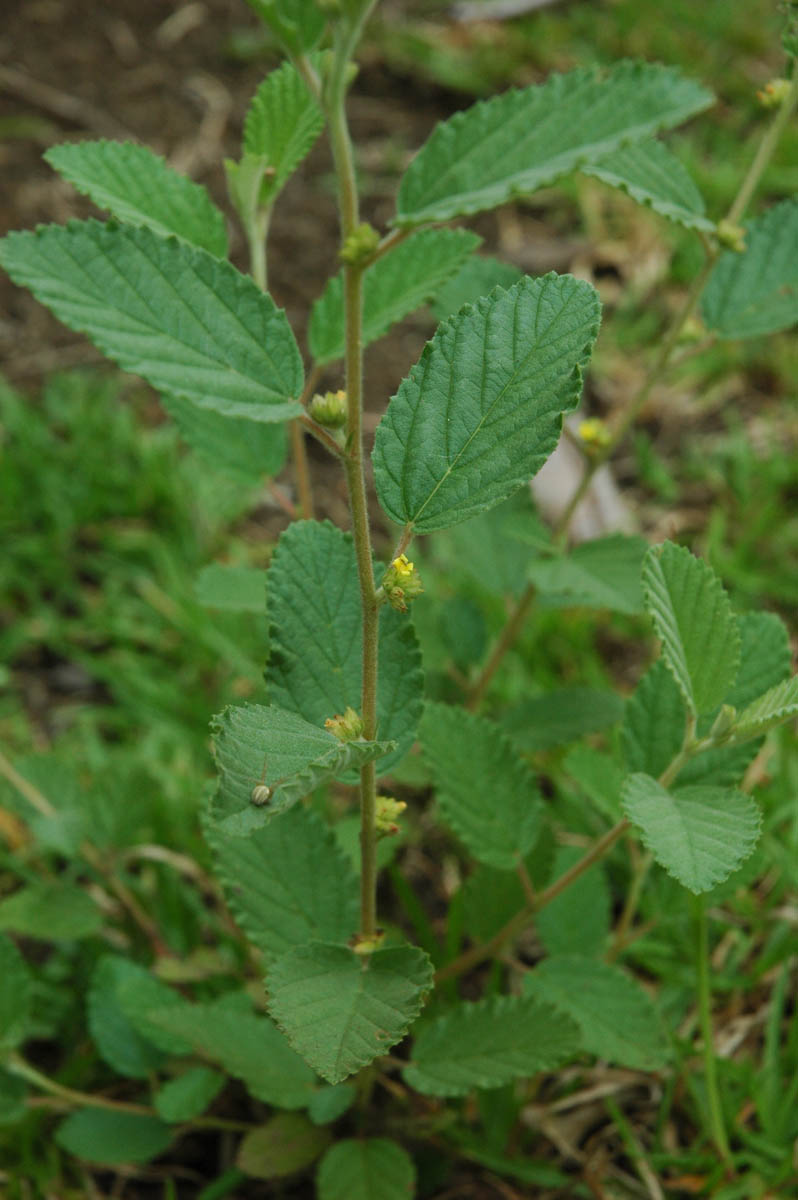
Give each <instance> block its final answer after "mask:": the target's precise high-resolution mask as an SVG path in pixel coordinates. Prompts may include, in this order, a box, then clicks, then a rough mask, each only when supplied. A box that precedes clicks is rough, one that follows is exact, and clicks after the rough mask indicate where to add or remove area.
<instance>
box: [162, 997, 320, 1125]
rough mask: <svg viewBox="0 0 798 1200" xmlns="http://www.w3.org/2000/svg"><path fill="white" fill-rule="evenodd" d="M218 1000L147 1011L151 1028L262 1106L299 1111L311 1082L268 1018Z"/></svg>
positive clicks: (247, 1007)
mask: <svg viewBox="0 0 798 1200" xmlns="http://www.w3.org/2000/svg"><path fill="white" fill-rule="evenodd" d="M229 1000H230V998H229V997H226V996H225V997H222V999H221V1000H217V1001H215V1002H212V1003H210V1004H192V1005H185V1006H184V1007H183V1008H181V1009H180V1010H179V1011H177V1010H175V1009H171V1008H168V1009H152V1010H150V1012H149V1014H148V1016H149V1019H150V1021H151V1022H152V1024H154V1025H157V1026H158V1027H159V1028H160V1029H161V1030H163V1031H164V1032H165V1033H167V1034H171V1035H178V1036H180V1037H181V1038H184V1039H185V1040H186V1041H187V1042H189V1043H190V1045H191V1046H192V1047H193V1049H194V1051H195V1052H196V1053H197V1054H200V1055H202V1056H203V1057H204V1058H210V1059H211V1060H212V1061H214V1062H217V1063H218V1064H219V1066H221V1067H222V1068H223V1069H224V1070H225V1071H227V1073H228V1074H229V1075H232V1076H233V1077H234V1078H235V1079H240V1080H241V1081H242V1082H243V1083H245V1084H246V1086H247V1088H248V1089H249V1091H250V1092H251V1094H252V1095H253V1096H254V1097H255V1098H256V1099H257V1100H262V1101H263V1103H264V1104H273V1105H275V1107H278V1108H291V1109H293V1108H304V1107H305V1105H306V1104H307V1103H308V1102H309V1100H310V1098H311V1096H312V1095H313V1089H314V1086H315V1078H314V1075H313V1072H312V1071H311V1069H310V1067H308V1066H307V1065H306V1064H305V1063H304V1062H303V1061H302V1059H301V1058H300V1057H299V1055H298V1054H295V1053H294V1051H293V1050H292V1049H291V1047H290V1046H289V1045H288V1043H287V1042H286V1040H285V1038H284V1037H283V1035H282V1034H281V1033H280V1031H279V1029H278V1028H277V1026H276V1025H274V1024H273V1023H272V1022H271V1021H270V1020H268V1018H267V1017H258V1016H255V1014H254V1013H253V1012H252V1011H251V1008H250V1005H249V1003H248V1002H247V1003H246V1004H245V1005H242V1004H238V1003H236V1004H232V1003H230V1002H229Z"/></svg>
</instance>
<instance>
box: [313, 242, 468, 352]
mask: <svg viewBox="0 0 798 1200" xmlns="http://www.w3.org/2000/svg"><path fill="white" fill-rule="evenodd" d="M479 243H480V239H479V238H478V237H477V235H476V234H475V233H470V232H469V231H468V230H467V229H426V230H424V232H423V233H416V234H414V235H413V236H412V237H410V238H408V239H407V241H405V242H400V244H399V245H398V246H395V247H394V248H393V250H390V251H389V252H388V253H387V254H384V255H383V256H382V257H381V258H378V259H377V261H376V262H375V263H373V264H372V266H370V267H369V268H368V270H367V271H366V272H365V274H364V276H363V345H364V346H368V345H370V343H371V342H375V341H376V340H377V339H378V338H381V337H382V335H383V334H384V333H386V332H387V331H388V330H389V329H390V327H391V325H393V324H394V322H396V321H401V319H402V317H406V316H407V315H408V313H411V312H413V311H414V310H415V309H417V308H420V307H421V305H422V304H424V303H425V301H427V300H429V299H430V298H431V297H433V296H435V295H436V294H437V292H438V291H439V289H440V288H441V287H442V286H443V284H445V283H446V281H447V280H448V279H449V278H450V277H451V276H452V275H453V274H454V273H455V272H456V271H458V270H459V268H460V267H462V265H463V263H464V262H465V261H466V260H467V259H468V258H469V257H470V256H471V254H472V253H473V252H474V250H475V249H476V247H477V246H478V245H479ZM308 340H309V344H310V352H311V354H312V355H313V357H314V359H315V360H316V362H317V363H318V364H319V365H320V366H321V365H323V364H324V363H329V362H332V361H333V360H334V359H336V358H342V357H343V354H344V282H343V275H335V276H334V277H333V278H332V279H330V281H329V283H328V284H327V287H326V288H325V289H324V292H323V293H322V295H321V296H320V297H319V299H318V300H317V301H316V302H315V304H314V305H313V311H312V313H311V318H310V329H309V331H308Z"/></svg>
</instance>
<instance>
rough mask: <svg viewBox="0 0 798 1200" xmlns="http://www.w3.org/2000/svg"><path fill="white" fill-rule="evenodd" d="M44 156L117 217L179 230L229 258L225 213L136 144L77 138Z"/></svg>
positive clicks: (160, 230) (157, 229) (158, 229)
mask: <svg viewBox="0 0 798 1200" xmlns="http://www.w3.org/2000/svg"><path fill="white" fill-rule="evenodd" d="M44 157H45V158H46V159H47V161H48V162H49V164H50V166H51V167H53V168H54V169H55V170H56V171H58V172H59V174H61V175H63V176H64V178H65V179H68V180H69V182H70V183H71V184H72V185H73V186H74V187H76V188H77V190H78V191H79V192H82V193H83V195H84V196H88V197H89V198H90V199H91V200H92V201H93V202H94V203H95V204H96V205H97V207H98V208H104V209H106V210H107V211H108V212H109V213H111V215H112V216H114V217H116V218H117V219H118V220H119V221H124V222H128V223H130V224H132V225H146V226H147V228H148V229H152V230H153V232H154V233H157V234H159V235H160V236H161V237H169V236H170V234H175V235H176V236H177V237H180V238H183V239H184V240H185V241H187V242H191V243H192V244H193V245H195V246H200V247H201V248H202V249H203V250H207V251H208V253H209V254H213V255H214V256H215V257H216V258H226V257H227V231H226V229H225V223H224V217H223V215H222V213H221V212H220V211H219V209H218V208H217V207H216V205H215V204H214V203H213V201H212V200H211V198H210V196H209V195H208V193H207V191H206V190H205V188H204V187H203V186H202V184H200V183H194V181H193V180H191V179H188V178H187V177H186V176H185V175H181V174H180V172H179V171H175V170H174V169H173V168H172V167H170V166H169V165H168V164H167V163H166V161H165V160H164V159H163V158H161V157H160V155H158V154H154V153H153V152H152V150H150V149H148V148H147V147H146V146H137V145H135V144H134V143H133V142H109V141H99V142H74V143H71V144H67V143H63V144H62V145H60V146H52V147H51V148H50V149H49V150H47V151H46V152H45V155H44Z"/></svg>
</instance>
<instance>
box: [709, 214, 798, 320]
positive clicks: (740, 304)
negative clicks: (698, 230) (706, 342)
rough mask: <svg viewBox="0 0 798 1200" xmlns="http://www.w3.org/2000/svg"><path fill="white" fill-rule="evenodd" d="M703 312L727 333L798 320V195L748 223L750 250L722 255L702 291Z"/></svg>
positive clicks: (746, 240) (747, 235)
mask: <svg viewBox="0 0 798 1200" xmlns="http://www.w3.org/2000/svg"><path fill="white" fill-rule="evenodd" d="M701 315H702V316H703V318H704V321H705V322H706V324H707V326H708V327H709V328H710V329H712V330H714V332H715V333H717V334H718V335H719V337H722V338H745V337H759V336H760V335H762V334H765V333H777V332H778V331H779V330H780V329H789V328H790V326H791V325H794V324H795V323H796V322H797V321H798V198H797V197H795V196H793V197H791V198H790V199H789V200H784V201H783V202H782V203H781V204H777V205H775V207H773V208H771V209H769V210H768V211H767V212H766V213H764V215H763V216H761V217H757V218H756V219H755V220H754V221H751V222H750V224H748V225H747V226H746V229H745V251H744V252H743V253H742V254H738V253H736V252H735V251H734V250H727V251H726V252H725V253H724V254H722V255H721V256H720V258H719V259H718V262H717V264H716V265H715V268H714V270H713V272H712V274H711V275H710V277H709V282H708V283H707V286H706V288H705V289H704V293H703V296H702V297H701Z"/></svg>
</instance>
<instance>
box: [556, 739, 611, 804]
mask: <svg viewBox="0 0 798 1200" xmlns="http://www.w3.org/2000/svg"><path fill="white" fill-rule="evenodd" d="M561 765H562V769H563V771H564V772H565V774H566V775H568V776H569V777H570V778H571V779H573V780H574V782H575V783H576V784H577V785H578V787H579V788H580V790H581V791H582V792H583V793H584V794H585V795H586V796H587V797H588V799H589V800H590V801H591V803H592V804H594V805H595V807H596V809H597V810H598V812H600V813H601V814H602V816H604V817H606V818H607V819H608V820H609V821H612V823H613V824H614V823H615V822H616V821H619V820H620V818H621V787H622V786H623V781H624V779H625V778H626V775H627V772H626V771H625V770H624V768H623V766H622V765H621V764H620V763H619V762H618V760H617V759H616V758H615V756H614V755H611V754H607V753H606V752H605V751H603V750H597V749H596V748H595V746H588V745H585V744H584V743H580V744H579V745H577V746H572V747H571V749H570V750H569V751H568V753H567V754H566V755H565V757H564V758H563V760H562V764H561Z"/></svg>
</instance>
